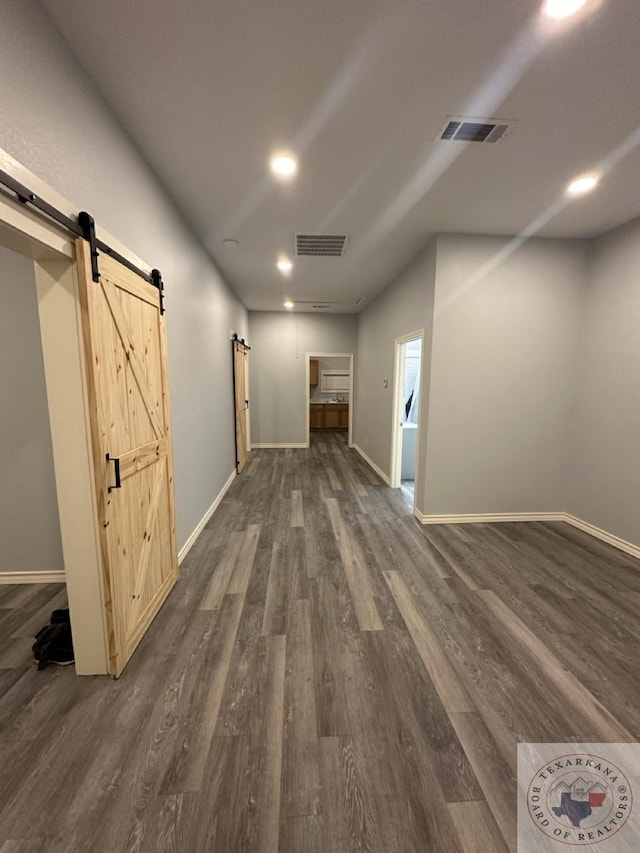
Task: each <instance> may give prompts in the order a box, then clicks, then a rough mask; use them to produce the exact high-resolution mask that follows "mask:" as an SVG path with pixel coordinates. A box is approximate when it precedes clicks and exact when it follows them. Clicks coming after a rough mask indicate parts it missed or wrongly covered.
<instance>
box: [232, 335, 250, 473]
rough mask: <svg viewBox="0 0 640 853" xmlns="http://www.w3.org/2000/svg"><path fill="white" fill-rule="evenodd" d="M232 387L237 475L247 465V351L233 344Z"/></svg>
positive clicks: (235, 342)
mask: <svg viewBox="0 0 640 853" xmlns="http://www.w3.org/2000/svg"><path fill="white" fill-rule="evenodd" d="M233 387H234V392H235V401H236V464H237V470H238V474H239V473H240V472H241V471H242V469H243V468H244V466H245V465H246V463H247V456H248V455H249V452H248V449H247V434H248V429H247V427H248V419H249V400H248V399H247V349H246V347H245V346H244V345H243V344H242V343H241V342H240V341H234V342H233Z"/></svg>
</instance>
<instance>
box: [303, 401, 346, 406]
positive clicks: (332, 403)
mask: <svg viewBox="0 0 640 853" xmlns="http://www.w3.org/2000/svg"><path fill="white" fill-rule="evenodd" d="M309 402H310V403H311V405H312V406H348V405H349V401H348V400H309Z"/></svg>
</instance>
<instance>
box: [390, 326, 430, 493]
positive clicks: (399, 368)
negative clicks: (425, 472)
mask: <svg viewBox="0 0 640 853" xmlns="http://www.w3.org/2000/svg"><path fill="white" fill-rule="evenodd" d="M423 337H424V333H423V332H422V331H420V332H413V333H412V334H410V335H405V336H404V337H402V338H398V339H397V340H396V352H395V371H394V398H393V399H394V405H393V433H392V453H391V486H392V487H393V488H398V487H400V488H401V489H402V491H403V494H404V495H405V497H406V498H407V501H408V502H409V503H410V504H411V506H415V480H416V463H417V455H418V436H419V431H420V417H419V412H420V379H421V373H422V343H423Z"/></svg>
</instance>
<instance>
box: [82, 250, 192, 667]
mask: <svg viewBox="0 0 640 853" xmlns="http://www.w3.org/2000/svg"><path fill="white" fill-rule="evenodd" d="M76 250H77V256H78V273H79V284H80V300H81V308H82V321H83V334H84V342H85V355H86V366H87V384H88V393H89V416H90V420H91V435H92V443H93V462H94V470H95V477H96V494H97V500H98V515H99V522H100V529H101V537H102V540H101V551H102V563H103V574H104V583H103V589H104V600H105V609H106V620H107V626H108V630H109V661H110V671H111V673H112V674H113V675H115V676H118V675H120V673H121V672H122V670H123V669H124V667H125V666H126V664H127V661H128V660H129V659H130V657H131V655H132V654H133V652H134V650H135V648H136V646H137V645H138V643H139V642H140V640H141V638H142V636H143V635H144V633H145V631H146V630H147V628H148V627H149V625H150V624H151V622H152V620H153V618H154V616H155V615H156V613H157V612H158V610H159V609H160V607H161V605H162V603H163V602H164V600H165V598H166V597H167V595H168V594H169V591H170V590H171V588H172V587H173V585H174V584H175V582H176V580H177V578H178V559H177V550H176V533H175V507H174V496H173V462H172V452H171V437H170V421H169V397H168V385H167V363H166V360H167V356H166V342H165V324H164V317H163V315H162V311H161V307H160V292H159V290H158V289H157V288H156V287H154V286H153V285H151V284H149V282H148V281H146V280H145V279H143V278H142V277H141V276H139V275H137V274H136V273H134V272H132V271H131V270H129V269H128V268H127V267H125V266H123V265H122V264H121V263H119V262H118V261H116V260H114V259H113V258H110V257H109V256H107V255H104V254H101V255H100V257H99V280H98V281H94V280H93V277H92V269H91V257H90V250H89V244H88V243H87V242H85V241H84V240H78V241H77V244H76Z"/></svg>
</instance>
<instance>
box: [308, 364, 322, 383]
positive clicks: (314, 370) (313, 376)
mask: <svg viewBox="0 0 640 853" xmlns="http://www.w3.org/2000/svg"><path fill="white" fill-rule="evenodd" d="M319 381H320V361H319V360H318V359H317V358H310V359H309V385H317V384H318V382H319Z"/></svg>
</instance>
